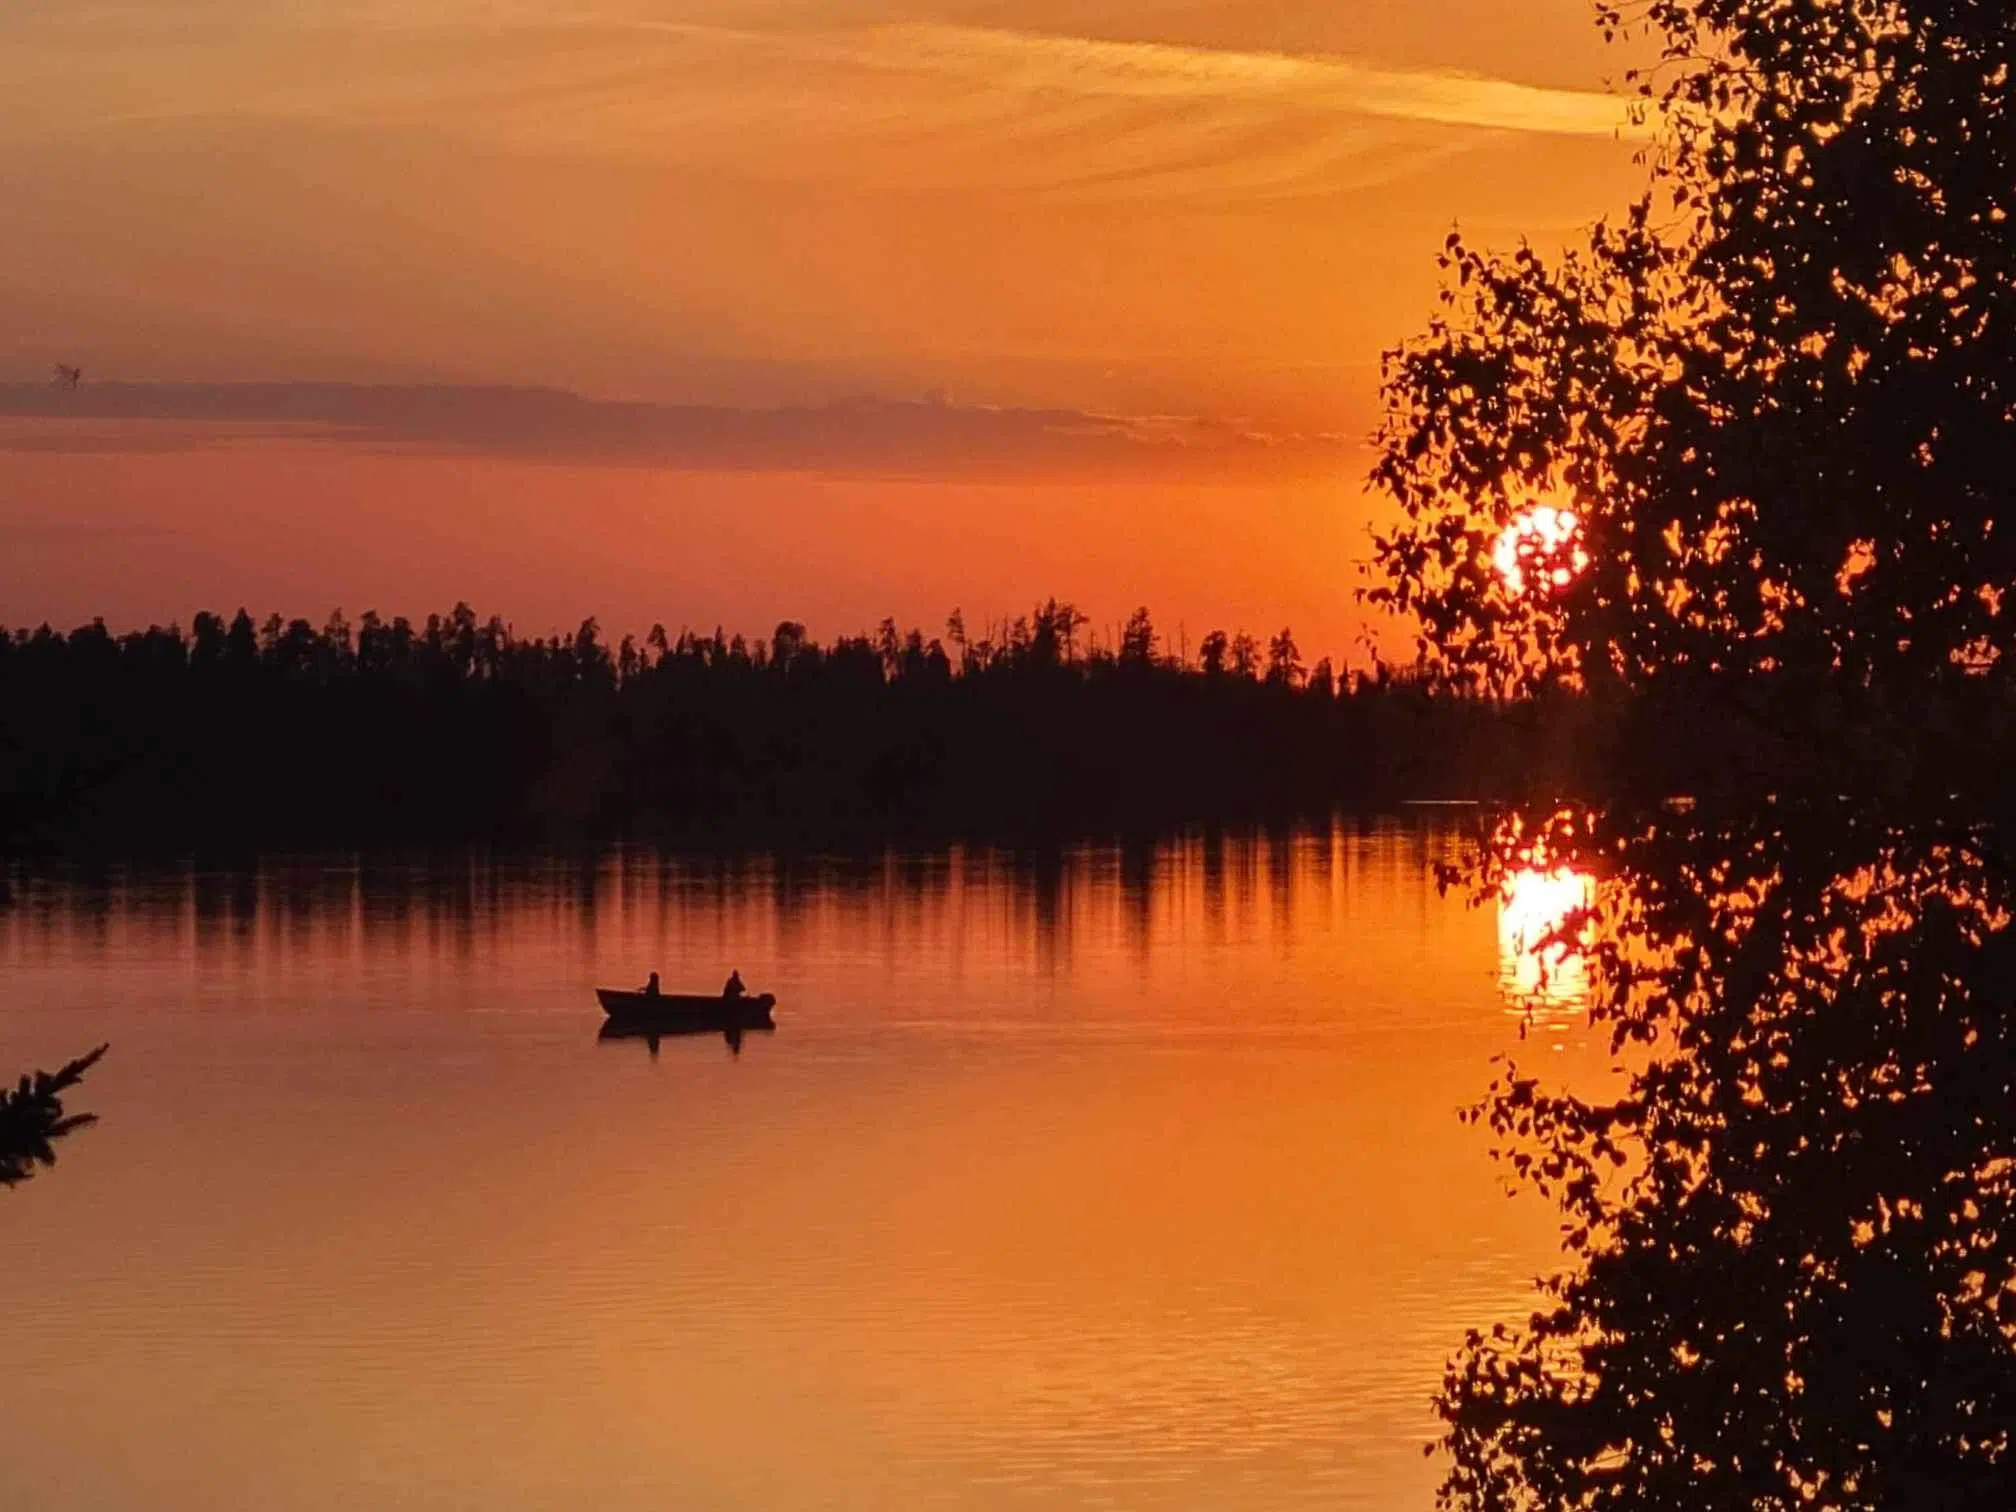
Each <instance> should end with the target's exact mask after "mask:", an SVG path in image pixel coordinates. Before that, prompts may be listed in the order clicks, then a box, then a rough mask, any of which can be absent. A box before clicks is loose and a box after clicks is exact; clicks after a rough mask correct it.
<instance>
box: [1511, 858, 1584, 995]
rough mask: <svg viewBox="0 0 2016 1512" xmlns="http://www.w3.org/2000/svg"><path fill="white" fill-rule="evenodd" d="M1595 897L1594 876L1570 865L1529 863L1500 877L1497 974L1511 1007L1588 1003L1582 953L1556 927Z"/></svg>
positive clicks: (1573, 942)
mask: <svg viewBox="0 0 2016 1512" xmlns="http://www.w3.org/2000/svg"><path fill="white" fill-rule="evenodd" d="M1595 902H1596V883H1595V879H1594V878H1593V877H1590V876H1589V875H1588V874H1586V873H1584V872H1579V871H1576V870H1574V869H1573V868H1570V867H1565V866H1563V867H1554V868H1551V869H1543V868H1540V867H1528V868H1526V869H1525V870H1523V871H1515V872H1513V873H1511V874H1510V875H1509V876H1507V877H1506V878H1505V881H1504V884H1503V887H1502V890H1501V892H1500V895H1499V902H1498V977H1499V981H1500V983H1501V984H1502V986H1503V987H1504V990H1505V993H1506V996H1507V997H1508V998H1510V999H1511V1001H1512V1003H1513V1005H1514V1006H1515V1007H1517V1008H1519V1009H1521V1010H1530V1009H1535V1008H1541V1009H1558V1008H1579V1007H1581V1006H1582V1005H1583V1004H1585V1003H1587V1002H1588V1000H1589V963H1588V958H1587V955H1586V953H1585V952H1584V951H1583V950H1582V949H1581V948H1580V947H1578V945H1577V944H1576V943H1575V941H1574V940H1572V939H1569V938H1561V937H1557V931H1559V930H1560V929H1561V926H1562V925H1564V924H1566V923H1567V922H1568V921H1569V920H1570V919H1571V917H1573V916H1574V915H1575V914H1576V913H1578V912H1581V911H1583V910H1586V909H1589V908H1591V907H1593V906H1594V905H1595Z"/></svg>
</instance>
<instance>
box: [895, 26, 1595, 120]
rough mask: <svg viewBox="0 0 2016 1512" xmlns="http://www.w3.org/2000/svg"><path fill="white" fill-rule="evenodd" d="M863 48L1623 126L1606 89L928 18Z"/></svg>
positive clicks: (996, 82)
mask: <svg viewBox="0 0 2016 1512" xmlns="http://www.w3.org/2000/svg"><path fill="white" fill-rule="evenodd" d="M856 45H858V46H859V47H861V48H862V50H863V52H864V54H865V55H866V56H868V57H871V58H876V59H879V60H880V61H883V62H884V63H897V62H900V63H904V64H908V65H911V66H918V67H926V68H932V69H936V70H939V71H942V72H944V73H947V74H957V75H960V76H963V77H967V78H970V79H973V80H975V81H976V82H982V83H985V84H987V85H989V86H991V87H994V88H999V89H1004V90H1007V91H1010V92H1013V93H1017V94H1023V95H1043V94H1062V95H1069V94H1078V95H1086V96H1094V97H1100V98H1118V99H1145V100H1161V101H1169V102H1174V103H1179V104H1195V103H1200V102H1213V101H1222V102H1243V103H1249V104H1251V103H1263V104H1268V105H1272V106H1274V107H1276V108H1279V109H1284V110H1290V109H1292V110H1309V111H1329V112H1334V113H1337V114H1345V115H1350V114H1359V115H1372V116H1381V117H1387V118H1390V119H1394V120H1407V121H1429V122H1435V123H1438V124H1441V125H1448V126H1474V127H1480V128H1484V129H1487V130H1493V131H1537V132H1546V133H1550V134H1558V135H1565V136H1611V135H1614V134H1615V133H1616V132H1618V131H1619V130H1621V129H1623V128H1624V126H1625V125H1626V111H1625V107H1624V102H1623V101H1622V100H1620V99H1618V98H1617V97H1615V96H1612V95H1608V94H1602V93H1597V92H1594V91H1588V90H1568V89H1547V88H1541V87H1538V86H1535V85H1529V84H1520V83H1516V82H1513V81H1511V80H1506V79H1491V78H1481V77H1478V76H1476V75H1472V74H1467V73H1451V72H1432V71H1425V70H1418V69H1416V70H1406V69H1392V68H1380V67H1376V66H1373V65H1370V64H1364V63H1357V62H1352V61H1350V60H1348V59H1342V58H1328V57H1311V56H1306V55H1297V54H1290V53H1278V52H1243V51H1232V50H1226V49H1222V48H1208V47H1182V46H1175V45H1172V44H1168V43H1162V42H1114V41H1103V40H1098V39H1094V38H1090V37H1064V36H1041V35H1031V34H1029V33H1026V32H1015V31H1001V30H993V29H987V28H978V27H970V26H944V25H929V24H913V25H907V26H891V27H884V28H880V29H877V30H875V31H871V32H868V33H865V34H863V36H862V37H861V38H860V39H859V40H858V42H857V43H856Z"/></svg>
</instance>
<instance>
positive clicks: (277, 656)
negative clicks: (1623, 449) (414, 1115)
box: [0, 600, 1575, 849]
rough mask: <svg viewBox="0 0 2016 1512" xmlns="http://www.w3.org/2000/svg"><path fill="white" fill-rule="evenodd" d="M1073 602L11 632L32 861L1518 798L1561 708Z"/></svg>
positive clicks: (4, 746) (7, 640)
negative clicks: (837, 635)
mask: <svg viewBox="0 0 2016 1512" xmlns="http://www.w3.org/2000/svg"><path fill="white" fill-rule="evenodd" d="M1086 623H1087V622H1086V619H1085V617H1084V616H1083V615H1081V614H1079V613H1078V612H1077V611H1076V610H1075V609H1074V608H1073V607H1072V606H1071V605H1069V604H1066V603H1059V602H1056V601H1054V600H1053V601H1051V602H1049V603H1046V604H1044V605H1042V606H1041V607H1039V608H1038V609H1036V610H1035V611H1034V612H1033V613H1032V614H1030V615H1028V616H1026V617H1023V618H1020V619H1017V620H1015V621H1013V622H1012V623H1010V624H1006V625H1002V626H999V627H996V628H995V629H993V630H992V631H991V632H990V633H986V634H981V635H978V636H969V635H968V633H967V630H966V627H965V625H964V623H963V621H962V619H961V617H960V616H959V615H957V614H954V615H953V616H952V618H951V619H950V621H949V622H948V623H947V625H946V627H945V630H944V633H943V634H942V635H937V636H927V635H926V634H925V633H923V632H922V631H919V630H910V631H907V632H905V631H900V630H899V629H898V628H897V627H896V625H895V624H894V623H893V622H885V623H884V624H883V625H882V627H881V629H880V631H879V633H877V634H874V635H864V636H855V637H845V638H842V639H840V640H837V641H834V642H832V643H831V644H828V645H820V644H819V643H817V642H815V641H813V640H812V639H810V638H809V637H808V636H807V635H806V633H805V630H804V627H803V626H802V625H798V624H795V623H790V622H786V623H784V624H780V625H779V626H777V628H776V631H775V633H774V634H773V635H771V636H770V637H769V638H768V639H767V640H764V639H758V640H745V639H744V638H742V637H740V636H736V637H732V638H731V637H729V636H726V635H724V634H722V633H720V632H719V631H717V632H715V633H714V634H713V635H711V636H705V635H695V634H692V633H681V634H680V635H678V636H677V637H676V638H675V637H671V636H668V635H667V634H666V633H665V631H664V630H663V629H662V628H656V629H653V630H652V632H651V633H650V635H649V636H647V637H646V638H644V639H643V640H642V641H638V640H635V639H632V638H630V637H627V636H626V637H625V638H624V639H623V640H621V641H620V642H619V643H617V644H614V645H611V644H609V643H608V642H606V641H605V640H604V639H603V637H602V635H601V633H600V631H599V629H598V627H597V625H596V623H595V621H593V620H589V621H587V622H586V623H584V624H583V625H582V626H581V627H580V629H579V630H578V631H577V632H576V633H575V634H573V635H572V636H558V635H556V636H551V637H547V638H544V639H540V638H522V637H520V636H518V635H515V634H514V633H513V632H512V630H511V629H510V628H509V627H508V626H507V625H505V624H504V623H503V622H502V621H500V620H497V619H494V618H493V619H490V620H487V621H485V620H480V619H478V617H477V616H476V614H475V613H474V612H473V611H472V610H471V609H470V608H469V607H468V606H467V605H458V606H457V607H456V608H455V610H454V611H453V612H452V613H450V614H446V615H434V616H430V617H429V618H428V619H427V620H426V621H425V622H424V623H421V624H415V623H411V622H409V621H408V620H405V619H403V618H402V619H394V620H391V621H389V622H388V621H385V620H382V619H380V618H379V617H378V616H376V615H372V614H367V615H365V616H364V617H363V618H362V619H361V620H360V621H358V622H357V623H356V624H355V625H352V624H351V623H349V622H348V621H346V620H345V619H344V618H343V617H342V616H341V615H340V614H338V615H335V616H332V617H331V618H330V619H329V621H328V622H327V623H326V624H324V625H322V626H321V627H320V628H317V627H316V626H315V625H314V624H312V623H311V622H309V621H307V620H300V619H296V620H283V619H281V618H279V617H278V616H275V617H273V618H270V619H268V620H266V621H265V623H264V624H263V625H261V624H256V623H255V622H254V621H253V620H252V618H251V617H250V616H249V615H247V614H246V613H244V612H243V611H240V612H239V614H238V615H237V616H236V617H235V618H233V619H231V620H228V621H227V620H225V619H223V618H221V617H219V616H217V615H215V614H208V613H205V614H198V615H197V616H196V617H195V619H194V620H193V622H192V624H191V626H190V628H189V629H188V630H187V631H186V632H185V631H183V630H181V629H180V628H177V627H173V626H171V627H169V628H166V629H163V628H159V627H156V628H153V629H149V630H145V631H136V632H133V633H129V634H115V633H113V632H112V631H110V630H108V629H107V628H106V627H105V625H104V624H103V623H102V622H96V623H93V624H90V625H87V626H84V627H83V628H81V629H77V630H73V631H71V632H69V633H67V634H65V633H61V632H58V631H55V630H52V629H50V628H48V627H46V626H45V627H44V628H42V629H39V630H34V631H15V632H9V633H4V634H0V805H4V808H0V833H4V834H5V835H6V836H8V837H10V839H11V843H13V844H16V845H19V846H24V847H28V848H62V847H69V846H90V847H115V848H121V849H134V848H158V847H162V846H175V847H199V848H200V847H205V846H230V847H242V846H285V845H332V844H333V845H348V844H360V845H361V844H384V843H394V844H397V843H431V842H449V841H466V840H470V839H546V840H554V839H559V840H576V839H580V840H587V839H603V838H610V837H613V836H618V835H631V836H636V837H642V838H655V839H667V840H673V839H683V840H697V841H710V842H726V843H742V842H763V843H792V842H800V841H805V842H811V841H835V840H850V839H876V838H886V837H889V836H891V835H896V834H901V833H906V832H918V833H933V834H946V833H958V832H974V833H988V834H1005V833H1012V832H1014V831H1018V830H1023V829H1035V828H1040V829H1046V830H1055V829H1059V828H1068V829H1073V830H1085V829H1118V828H1125V827H1131V826H1136V825H1142V824H1160V823H1167V822H1171V821H1176V820H1183V819H1208V818H1214V817H1224V818H1232V817H1258V816H1263V815H1266V814H1270V813H1285V812H1289V811H1293V810H1297V809H1304V808H1309V807H1314V806H1319V805H1327V804H1332V803H1337V802H1359V803H1365V804H1377V803H1385V802H1391V801H1395V800H1399V799H1403V798H1414V797H1441V796H1448V795H1453V794H1462V795H1466V796H1473V795H1478V794H1486V793H1495V792H1499V791H1504V790H1507V789H1508V788H1509V787H1511V786H1514V785H1517V784H1519V783H1521V782H1524V781H1527V780H1529V779H1531V778H1532V777H1533V776H1534V774H1536V773H1542V772H1545V771H1547V770H1548V769H1549V767H1550V765H1553V764H1555V763H1556V762H1557V759H1558V756H1559V752H1560V750H1562V749H1564V748H1565V747H1567V746H1572V744H1573V743H1574V742H1573V738H1572V737H1573V731H1572V729H1571V727H1572V726H1573V725H1574V723H1575V718H1574V713H1575V711H1574V710H1573V709H1572V708H1568V709H1563V710H1555V711H1552V712H1551V713H1549V714H1544V715H1543V714H1542V713H1541V711H1538V710H1536V709H1535V708H1533V707H1532V706H1521V707H1517V708H1508V707H1504V706H1499V705H1494V704H1491V703H1488V702H1485V701H1482V700H1471V699H1462V698H1453V697H1449V696H1447V695H1441V696H1436V695H1432V694H1431V693H1430V692H1428V691H1427V690H1426V689H1424V688H1422V687H1421V686H1419V685H1417V684H1416V683H1415V682H1414V681H1413V680H1412V679H1410V678H1408V677H1406V676H1404V675H1396V674H1395V673H1393V672H1392V671H1390V670H1388V669H1379V670H1377V671H1375V672H1373V673H1372V674H1369V675H1357V676H1351V677H1347V678H1341V679H1340V678H1339V677H1338V676H1337V675H1336V674H1335V672H1334V670H1333V669H1332V667H1331V665H1330V664H1329V663H1328V662H1327V661H1319V662H1317V663H1316V665H1315V666H1313V667H1305V666H1304V664H1303V660H1302V656H1301V653H1300V651H1299V650H1298V648H1297V646H1296V644H1295V639H1294V637H1293V635H1292V634H1290V633H1289V632H1288V631H1286V630H1284V631H1282V632H1281V633H1280V634H1278V635H1275V636H1273V637H1271V638H1269V639H1268V640H1266V641H1265V642H1262V641H1258V640H1255V639H1254V638H1252V637H1250V636H1247V635H1244V634H1238V635H1227V634H1224V633H1223V632H1214V633H1212V634H1211V635H1209V636H1207V637H1205V638H1204V640H1203V641H1202V643H1201V645H1200V648H1199V651H1198V654H1197V655H1196V656H1195V657H1194V658H1193V657H1184V656H1177V655H1172V654H1170V652H1169V651H1168V649H1167V647H1166V646H1165V643H1164V641H1163V640H1162V638H1161V637H1160V636H1158V634H1157V633H1156V630H1155V627H1154V625H1153V623H1152V621H1151V620H1150V618H1149V615H1148V613H1147V611H1146V610H1142V611H1139V612H1137V613H1136V614H1135V615H1134V616H1133V618H1132V619H1131V620H1130V621H1129V622H1128V624H1127V626H1126V628H1125V630H1124V632H1123V633H1122V634H1121V635H1120V637H1119V641H1118V644H1117V645H1102V644H1094V643H1093V642H1092V641H1091V640H1090V639H1089V638H1088V637H1087V635H1086V633H1085V631H1086Z"/></svg>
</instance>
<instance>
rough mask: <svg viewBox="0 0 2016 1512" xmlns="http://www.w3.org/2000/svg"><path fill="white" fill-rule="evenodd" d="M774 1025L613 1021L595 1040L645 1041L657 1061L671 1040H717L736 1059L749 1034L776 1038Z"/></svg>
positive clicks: (609, 1021)
mask: <svg viewBox="0 0 2016 1512" xmlns="http://www.w3.org/2000/svg"><path fill="white" fill-rule="evenodd" d="M776 1032H777V1026H776V1024H774V1023H762V1024H739V1023H738V1024H683V1025H681V1024H674V1025H668V1024H662V1023H652V1022H649V1021H647V1020H637V1019H610V1020H608V1021H607V1022H606V1023H604V1024H603V1025H602V1030H601V1032H600V1033H599V1034H597V1035H596V1036H595V1038H596V1040H597V1041H598V1042H603V1043H606V1042H608V1041H610V1040H640V1039H641V1040H642V1041H644V1043H645V1045H646V1046H647V1047H649V1049H650V1051H651V1054H652V1056H653V1058H656V1056H657V1054H658V1045H659V1042H660V1041H661V1040H668V1039H680V1040H685V1039H714V1038H717V1037H718V1038H720V1039H722V1040H725V1041H727V1044H728V1049H729V1051H730V1052H731V1053H733V1054H735V1055H740V1054H741V1053H742V1039H743V1036H744V1035H749V1034H775V1033H776Z"/></svg>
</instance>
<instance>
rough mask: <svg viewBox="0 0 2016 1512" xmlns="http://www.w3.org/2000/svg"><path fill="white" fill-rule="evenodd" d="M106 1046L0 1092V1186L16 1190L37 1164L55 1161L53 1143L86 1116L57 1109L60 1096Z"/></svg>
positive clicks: (92, 1118) (88, 1117)
mask: <svg viewBox="0 0 2016 1512" xmlns="http://www.w3.org/2000/svg"><path fill="white" fill-rule="evenodd" d="M108 1048H109V1047H108V1046H105V1045H100V1046H99V1047H98V1048H97V1049H96V1050H93V1051H92V1052H91V1053H90V1054H89V1055H85V1056H80V1057H79V1058H78V1059H76V1060H73V1061H71V1062H70V1063H69V1064H68V1065H67V1066H64V1067H63V1068H62V1069H61V1070H58V1071H54V1072H50V1071H37V1072H35V1073H33V1074H32V1075H28V1076H23V1077H22V1078H21V1080H20V1082H19V1084H18V1085H16V1087H15V1088H14V1090H13V1091H11V1092H9V1091H5V1090H0V1186H17V1185H19V1184H20V1183H21V1182H24V1181H26V1180H27V1179H28V1178H29V1177H31V1176H33V1175H34V1174H35V1168H36V1167H37V1166H50V1165H54V1164H55V1163H56V1148H55V1146H56V1141H57V1140H59V1139H61V1138H62V1137H63V1136H64V1135H66V1134H70V1133H74V1132H75V1131H76V1130H78V1129H81V1128H83V1127H84V1126H85V1125H87V1124H92V1123H96V1122H97V1121H98V1120H97V1115H96V1114H92V1113H68V1114H66V1113H65V1112H64V1111H63V1094H64V1093H66V1092H69V1091H70V1090H71V1089H72V1088H74V1087H75V1086H76V1085H77V1084H78V1083H79V1082H81V1081H82V1080H83V1079H84V1073H85V1072H87V1071H89V1070H90V1069H91V1068H92V1067H93V1066H95V1065H97V1064H98V1061H99V1059H100V1058H101V1057H102V1056H103V1055H104V1054H105V1051H106V1050H107V1049H108Z"/></svg>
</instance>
